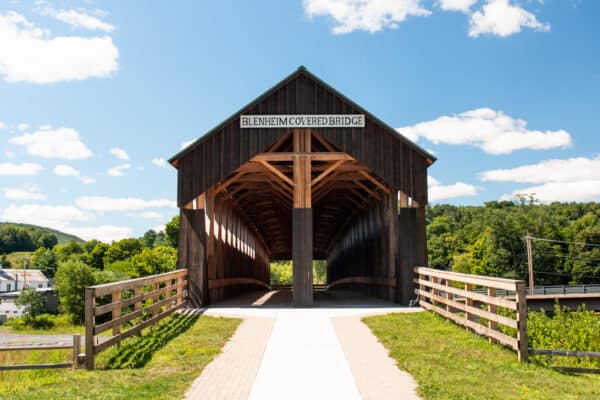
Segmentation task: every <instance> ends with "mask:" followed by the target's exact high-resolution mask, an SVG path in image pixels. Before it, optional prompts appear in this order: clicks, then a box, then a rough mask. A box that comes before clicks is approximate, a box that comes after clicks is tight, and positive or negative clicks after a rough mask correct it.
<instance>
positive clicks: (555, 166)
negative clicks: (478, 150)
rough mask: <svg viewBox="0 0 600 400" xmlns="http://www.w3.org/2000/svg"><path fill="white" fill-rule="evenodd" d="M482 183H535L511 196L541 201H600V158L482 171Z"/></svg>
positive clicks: (573, 159)
mask: <svg viewBox="0 0 600 400" xmlns="http://www.w3.org/2000/svg"><path fill="white" fill-rule="evenodd" d="M480 179H481V180H483V181H493V182H515V183H529V184H536V186H531V187H527V188H524V189H517V190H514V191H513V192H512V195H504V196H503V197H502V198H503V199H508V198H511V197H514V196H515V195H517V194H533V195H534V197H535V198H536V199H538V200H540V201H542V202H545V203H547V202H552V201H600V155H598V156H596V157H595V158H585V157H576V158H569V159H565V160H561V159H555V160H546V161H541V162H539V163H537V164H530V165H523V166H520V167H516V168H509V169H496V170H490V171H484V172H482V173H481V174H480Z"/></svg>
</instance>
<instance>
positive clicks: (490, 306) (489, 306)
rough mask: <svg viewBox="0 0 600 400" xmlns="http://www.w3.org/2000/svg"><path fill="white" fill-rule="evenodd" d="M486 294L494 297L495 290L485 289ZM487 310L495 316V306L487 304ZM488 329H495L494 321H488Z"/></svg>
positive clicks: (493, 341)
mask: <svg viewBox="0 0 600 400" xmlns="http://www.w3.org/2000/svg"><path fill="white" fill-rule="evenodd" d="M487 294H488V296H491V297H496V288H493V287H489V288H487ZM487 308H488V311H489V312H491V313H492V314H496V305H494V304H488V306H487ZM488 328H490V329H494V330H495V329H496V321H492V320H488ZM489 341H490V343H497V341H496V340H495V339H493V338H489Z"/></svg>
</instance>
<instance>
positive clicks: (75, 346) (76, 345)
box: [0, 335, 81, 371]
mask: <svg viewBox="0 0 600 400" xmlns="http://www.w3.org/2000/svg"><path fill="white" fill-rule="evenodd" d="M37 350H73V356H72V359H71V362H64V363H55V364H21V365H0V371H9V370H23V369H51V368H71V367H72V368H73V369H75V368H77V367H78V366H79V353H80V351H81V335H73V343H72V344H36V345H30V344H26V345H8V346H0V351H37Z"/></svg>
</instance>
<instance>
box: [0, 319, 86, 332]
mask: <svg viewBox="0 0 600 400" xmlns="http://www.w3.org/2000/svg"><path fill="white" fill-rule="evenodd" d="M49 318H50V319H51V321H52V322H53V324H54V326H52V327H51V328H47V329H34V328H32V327H30V326H26V327H24V329H15V328H13V327H12V326H10V325H9V324H8V323H6V324H4V325H0V334H3V333H14V334H26V335H58V334H67V335H74V334H76V333H79V334H80V335H84V334H85V327H84V326H83V325H75V324H73V323H71V321H70V320H69V316H68V315H66V314H58V315H52V314H49ZM9 321H10V319H9Z"/></svg>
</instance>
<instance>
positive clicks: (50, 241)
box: [35, 233, 58, 249]
mask: <svg viewBox="0 0 600 400" xmlns="http://www.w3.org/2000/svg"><path fill="white" fill-rule="evenodd" d="M57 244H58V239H57V238H56V235H54V234H53V233H42V234H41V235H40V236H39V237H38V238H37V240H36V242H35V246H36V247H37V248H40V247H45V248H46V249H51V248H53V247H54V246H56V245H57Z"/></svg>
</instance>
